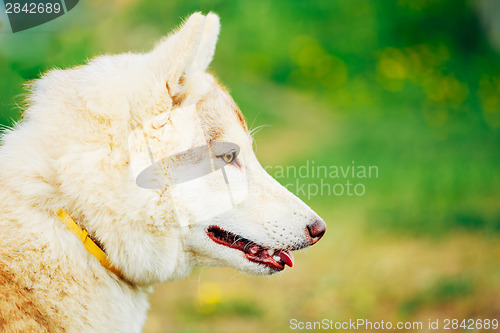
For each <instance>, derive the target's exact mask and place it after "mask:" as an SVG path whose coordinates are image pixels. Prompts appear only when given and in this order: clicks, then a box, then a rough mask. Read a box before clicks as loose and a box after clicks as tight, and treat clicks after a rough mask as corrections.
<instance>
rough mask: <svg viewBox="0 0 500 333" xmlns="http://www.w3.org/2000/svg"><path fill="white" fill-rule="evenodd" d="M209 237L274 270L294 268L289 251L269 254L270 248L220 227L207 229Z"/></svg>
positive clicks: (277, 251)
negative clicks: (286, 266) (286, 267)
mask: <svg viewBox="0 0 500 333" xmlns="http://www.w3.org/2000/svg"><path fill="white" fill-rule="evenodd" d="M207 235H208V237H209V238H210V239H211V240H213V241H214V242H215V243H217V244H220V245H223V246H226V247H229V248H232V249H236V250H240V251H242V252H243V253H244V254H245V257H246V258H247V259H248V260H250V261H252V262H255V263H258V264H262V265H265V266H267V267H270V268H272V269H274V270H277V271H281V270H283V269H284V268H285V265H288V266H290V267H293V265H294V259H293V255H292V253H291V252H290V251H288V250H279V249H278V250H276V251H274V253H273V255H272V256H271V255H270V254H269V251H268V248H265V247H263V246H261V245H258V244H256V243H255V242H252V241H251V240H248V239H246V238H244V237H241V236H238V235H235V234H233V233H231V232H229V231H226V230H224V229H222V228H220V227H218V226H211V227H209V228H208V229H207Z"/></svg>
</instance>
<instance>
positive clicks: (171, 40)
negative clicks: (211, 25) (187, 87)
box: [152, 13, 206, 104]
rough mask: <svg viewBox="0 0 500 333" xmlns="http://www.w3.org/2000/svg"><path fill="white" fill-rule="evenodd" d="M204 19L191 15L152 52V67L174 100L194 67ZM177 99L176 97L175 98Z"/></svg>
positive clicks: (195, 14) (198, 15) (197, 15)
mask: <svg viewBox="0 0 500 333" xmlns="http://www.w3.org/2000/svg"><path fill="white" fill-rule="evenodd" d="M205 20H206V17H205V16H203V15H202V14H201V13H194V14H192V15H191V16H190V17H189V18H188V19H187V20H186V22H185V23H184V24H183V25H182V26H181V27H180V28H179V29H178V30H177V31H175V32H174V33H173V34H171V35H169V36H167V37H166V38H164V39H162V40H161V41H160V43H159V44H158V45H157V46H156V47H155V49H154V50H153V51H152V60H153V66H154V68H155V70H156V71H157V73H159V74H160V75H161V78H162V80H165V85H166V88H167V90H168V93H169V94H170V96H171V97H172V99H173V100H174V104H175V98H176V96H179V95H180V94H182V86H183V83H184V82H185V80H186V77H189V76H190V74H191V72H192V71H193V70H194V69H195V67H196V66H193V64H194V63H195V59H196V56H197V54H198V49H199V46H200V43H201V39H202V37H203V30H204V26H205ZM177 98H178V97H177Z"/></svg>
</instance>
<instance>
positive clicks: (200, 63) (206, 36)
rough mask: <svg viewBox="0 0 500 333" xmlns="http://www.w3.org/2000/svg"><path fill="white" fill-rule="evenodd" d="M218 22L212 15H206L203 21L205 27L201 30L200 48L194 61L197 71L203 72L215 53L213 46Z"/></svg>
mask: <svg viewBox="0 0 500 333" xmlns="http://www.w3.org/2000/svg"><path fill="white" fill-rule="evenodd" d="M219 31H220V22H219V16H217V15H216V14H214V13H208V15H207V17H206V19H205V27H204V29H203V37H202V39H201V43H200V47H199V48H198V53H197V55H196V59H195V61H194V66H195V67H196V69H197V70H201V71H205V70H206V69H207V67H208V65H210V63H211V62H212V58H213V57H214V53H215V45H216V44H217V38H218V37H219Z"/></svg>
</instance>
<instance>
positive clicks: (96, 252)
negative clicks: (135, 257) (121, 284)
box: [57, 208, 127, 282]
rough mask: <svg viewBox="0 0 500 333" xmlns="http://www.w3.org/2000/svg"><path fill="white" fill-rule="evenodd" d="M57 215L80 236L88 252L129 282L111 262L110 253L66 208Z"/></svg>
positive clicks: (109, 269)
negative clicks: (107, 252) (81, 226)
mask: <svg viewBox="0 0 500 333" xmlns="http://www.w3.org/2000/svg"><path fill="white" fill-rule="evenodd" d="M57 216H59V219H60V220H61V221H62V222H63V223H64V225H66V227H67V228H68V229H69V230H70V231H71V232H73V233H74V234H75V235H76V236H77V237H78V238H80V240H81V241H82V243H83V246H84V247H85V249H86V250H87V251H88V253H90V254H91V255H93V256H94V257H96V258H97V260H99V262H100V263H101V265H102V266H103V267H104V268H106V269H107V270H108V271H110V272H111V273H113V274H114V275H116V276H117V277H118V278H120V279H122V280H124V281H126V282H127V280H125V279H124V277H123V274H121V272H120V271H119V270H118V269H117V268H115V267H114V266H113V265H112V264H111V262H110V261H109V259H108V255H107V254H106V252H104V250H103V249H102V247H101V246H99V245H98V244H97V242H96V241H94V240H93V239H92V238H91V237H90V235H89V234H88V232H87V230H85V229H84V228H80V226H79V225H78V224H77V223H76V222H75V220H73V218H72V217H71V216H70V215H69V213H68V212H67V211H66V209H64V208H62V209H60V210H59V211H58V212H57Z"/></svg>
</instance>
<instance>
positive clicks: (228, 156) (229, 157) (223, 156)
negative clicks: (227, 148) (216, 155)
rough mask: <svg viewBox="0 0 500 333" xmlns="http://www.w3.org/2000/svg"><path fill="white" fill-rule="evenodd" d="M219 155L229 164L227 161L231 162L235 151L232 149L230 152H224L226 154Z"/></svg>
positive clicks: (234, 156)
mask: <svg viewBox="0 0 500 333" xmlns="http://www.w3.org/2000/svg"><path fill="white" fill-rule="evenodd" d="M221 157H222V159H223V160H224V162H226V163H228V164H229V163H231V162H233V161H234V159H235V158H236V152H235V151H233V152H230V153H226V154H224V155H222V156H221Z"/></svg>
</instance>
